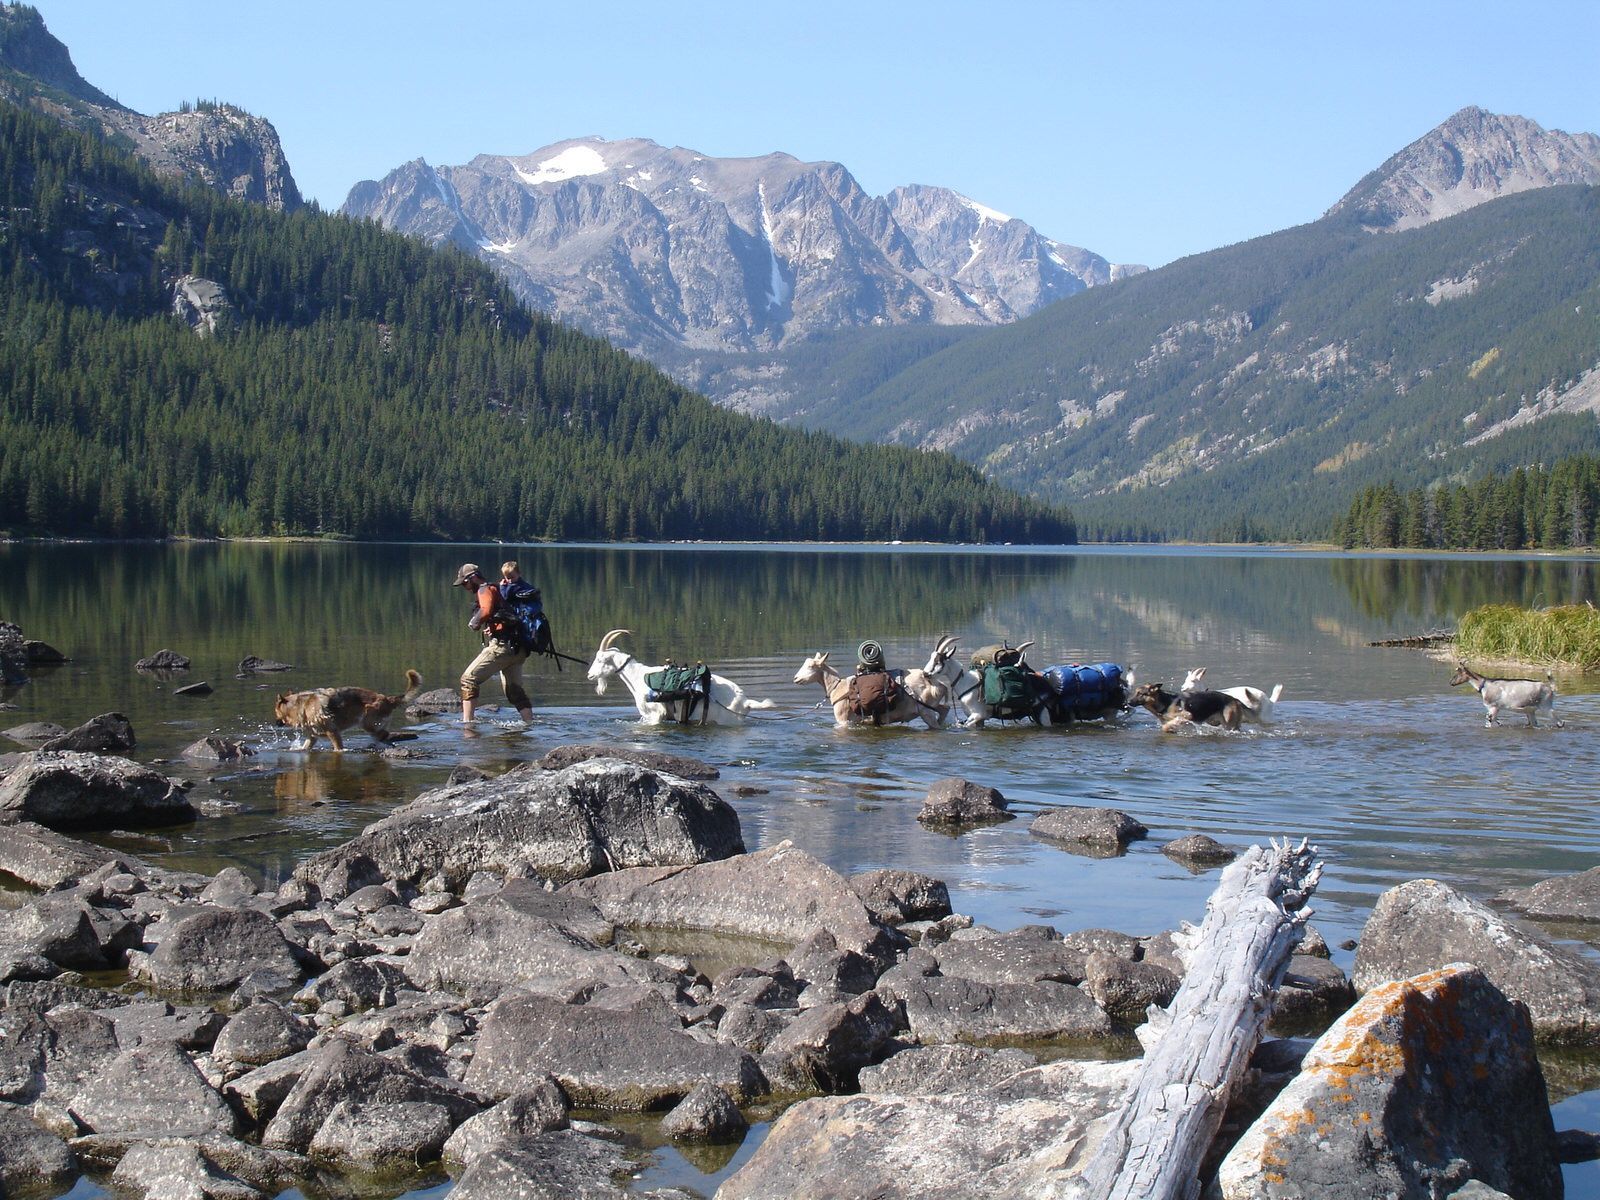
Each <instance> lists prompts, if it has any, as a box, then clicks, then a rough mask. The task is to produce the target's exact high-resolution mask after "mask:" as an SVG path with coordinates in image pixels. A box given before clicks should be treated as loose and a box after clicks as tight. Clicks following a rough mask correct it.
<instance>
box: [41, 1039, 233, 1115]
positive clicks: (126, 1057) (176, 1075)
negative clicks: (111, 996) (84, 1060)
mask: <svg viewBox="0 0 1600 1200" xmlns="http://www.w3.org/2000/svg"><path fill="white" fill-rule="evenodd" d="M72 1114H73V1116H75V1117H76V1118H77V1119H78V1120H79V1121H81V1122H82V1123H83V1124H84V1125H85V1126H87V1127H88V1129H89V1130H90V1132H92V1133H98V1134H124V1135H126V1134H136V1135H142V1136H146V1137H151V1136H156V1137H161V1136H166V1137H170V1136H187V1137H198V1136H200V1135H201V1134H206V1133H212V1132H220V1133H230V1134H231V1133H232V1132H233V1131H234V1116H233V1110H232V1109H231V1108H229V1107H228V1102H227V1101H226V1100H224V1099H223V1098H222V1097H221V1096H220V1095H219V1094H218V1093H217V1091H216V1089H214V1088H213V1087H212V1086H211V1085H210V1084H209V1083H207V1082H206V1081H205V1078H204V1077H203V1076H202V1075H201V1074H200V1072H199V1071H197V1070H196V1069H195V1065H194V1063H193V1062H191V1061H190V1060H189V1056H188V1055H187V1054H185V1053H184V1052H183V1051H182V1050H180V1049H179V1048H178V1047H177V1046H176V1045H174V1044H173V1043H171V1042H165V1043H163V1042H153V1043H148V1044H145V1045H140V1046H136V1047H134V1048H133V1049H132V1050H125V1051H123V1052H122V1053H121V1054H119V1055H118V1056H117V1057H116V1058H115V1059H113V1060H112V1061H111V1062H110V1063H109V1064H107V1066H106V1067H105V1069H104V1070H102V1071H100V1072H98V1073H96V1074H95V1075H94V1076H93V1077H91V1078H90V1079H88V1080H87V1081H86V1082H85V1083H84V1085H83V1087H82V1088H81V1089H80V1090H79V1091H78V1094H77V1096H76V1097H74V1099H73V1101H72Z"/></svg>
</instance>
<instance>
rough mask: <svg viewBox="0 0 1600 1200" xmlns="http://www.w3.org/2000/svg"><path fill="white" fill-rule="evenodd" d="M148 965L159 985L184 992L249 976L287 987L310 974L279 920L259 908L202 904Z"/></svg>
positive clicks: (168, 935)
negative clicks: (285, 934) (213, 906)
mask: <svg viewBox="0 0 1600 1200" xmlns="http://www.w3.org/2000/svg"><path fill="white" fill-rule="evenodd" d="M143 970H144V974H145V975H146V977H147V978H148V979H149V981H150V983H151V984H152V985H154V986H155V987H157V988H161V989H164V990H169V991H182V992H214V991H224V990H226V989H229V988H233V987H236V986H237V985H238V984H239V983H240V981H242V980H243V979H244V978H245V977H246V976H253V977H254V978H255V981H256V982H257V983H258V984H260V985H262V986H266V987H269V988H273V989H281V990H284V991H287V990H289V989H291V988H293V987H294V986H295V985H296V984H298V983H299V982H300V980H301V979H303V978H304V977H305V969H304V967H302V966H301V962H300V956H299V955H298V954H297V953H296V952H295V948H294V946H292V945H291V944H290V942H289V939H288V938H286V937H284V936H283V931H282V930H281V929H279V928H278V925H277V922H275V921H274V920H273V919H272V918H271V917H269V916H267V914H266V913H263V912H259V911H257V910H256V909H253V908H216V909H202V910H200V911H197V912H192V913H190V914H188V915H186V916H183V917H180V918H179V919H178V921H177V923H176V924H175V925H174V926H173V927H172V929H170V930H168V931H166V932H165V933H164V934H163V935H162V938H161V944H160V945H158V946H157V947H156V948H155V950H154V952H153V953H151V955H150V957H149V959H148V961H146V962H145V964H144V967H143Z"/></svg>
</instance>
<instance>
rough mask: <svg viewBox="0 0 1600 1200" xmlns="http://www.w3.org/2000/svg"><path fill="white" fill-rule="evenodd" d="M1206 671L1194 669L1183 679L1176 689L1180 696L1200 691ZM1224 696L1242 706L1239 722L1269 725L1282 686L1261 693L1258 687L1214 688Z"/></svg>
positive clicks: (1202, 668)
mask: <svg viewBox="0 0 1600 1200" xmlns="http://www.w3.org/2000/svg"><path fill="white" fill-rule="evenodd" d="M1205 675H1206V669H1205V668H1204V667H1196V668H1195V669H1194V670H1192V671H1190V672H1189V674H1188V675H1186V676H1185V677H1184V680H1183V686H1182V687H1181V688H1179V689H1178V692H1179V694H1180V695H1187V694H1188V693H1190V692H1194V691H1198V690H1200V681H1201V680H1202V679H1204V678H1205ZM1214 690H1215V691H1218V692H1221V693H1222V694H1223V695H1224V696H1232V697H1233V698H1234V699H1235V700H1237V701H1238V702H1239V704H1240V705H1241V706H1242V711H1241V712H1240V714H1239V716H1240V719H1241V720H1244V721H1253V722H1255V723H1256V724H1257V725H1270V724H1271V723H1272V709H1273V707H1274V706H1275V705H1276V704H1277V703H1278V698H1279V697H1280V696H1282V695H1283V684H1281V683H1280V684H1278V685H1276V686H1275V687H1274V688H1273V689H1272V691H1271V692H1265V691H1262V690H1261V689H1260V688H1258V687H1231V688H1216V689H1214Z"/></svg>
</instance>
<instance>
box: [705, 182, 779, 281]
mask: <svg viewBox="0 0 1600 1200" xmlns="http://www.w3.org/2000/svg"><path fill="white" fill-rule="evenodd" d="M689 182H691V183H693V182H695V181H694V180H692V179H691V180H690V181H689ZM756 195H757V196H758V197H759V198H760V200H761V234H762V236H763V237H765V238H766V239H767V255H768V257H769V258H770V259H771V260H772V276H771V278H770V280H769V281H768V283H767V307H768V308H769V309H771V308H782V307H783V306H784V305H785V304H787V303H789V296H790V290H789V281H788V280H787V279H785V278H784V277H783V269H782V268H781V267H779V266H778V251H777V250H776V249H774V247H773V245H772V213H771V212H770V211H769V210H768V208H767V184H766V181H765V180H757V182H756Z"/></svg>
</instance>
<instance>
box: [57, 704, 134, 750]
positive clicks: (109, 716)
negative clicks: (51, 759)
mask: <svg viewBox="0 0 1600 1200" xmlns="http://www.w3.org/2000/svg"><path fill="white" fill-rule="evenodd" d="M138 744H139V743H138V739H137V738H135V737H134V734H133V723H132V722H131V721H129V720H128V718H127V717H125V716H123V715H122V714H121V713H119V712H111V713H101V714H100V715H99V716H98V717H90V718H89V719H88V720H87V721H85V722H84V723H83V724H82V725H79V726H78V727H77V728H76V729H69V730H67V732H66V733H63V734H62V735H61V736H60V737H54V738H51V739H50V740H49V741H47V742H45V743H44V744H43V745H41V746H40V747H39V749H41V750H80V751H82V752H83V753H85V754H126V753H127V752H128V751H130V750H132V749H134V748H135V747H137V746H138Z"/></svg>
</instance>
